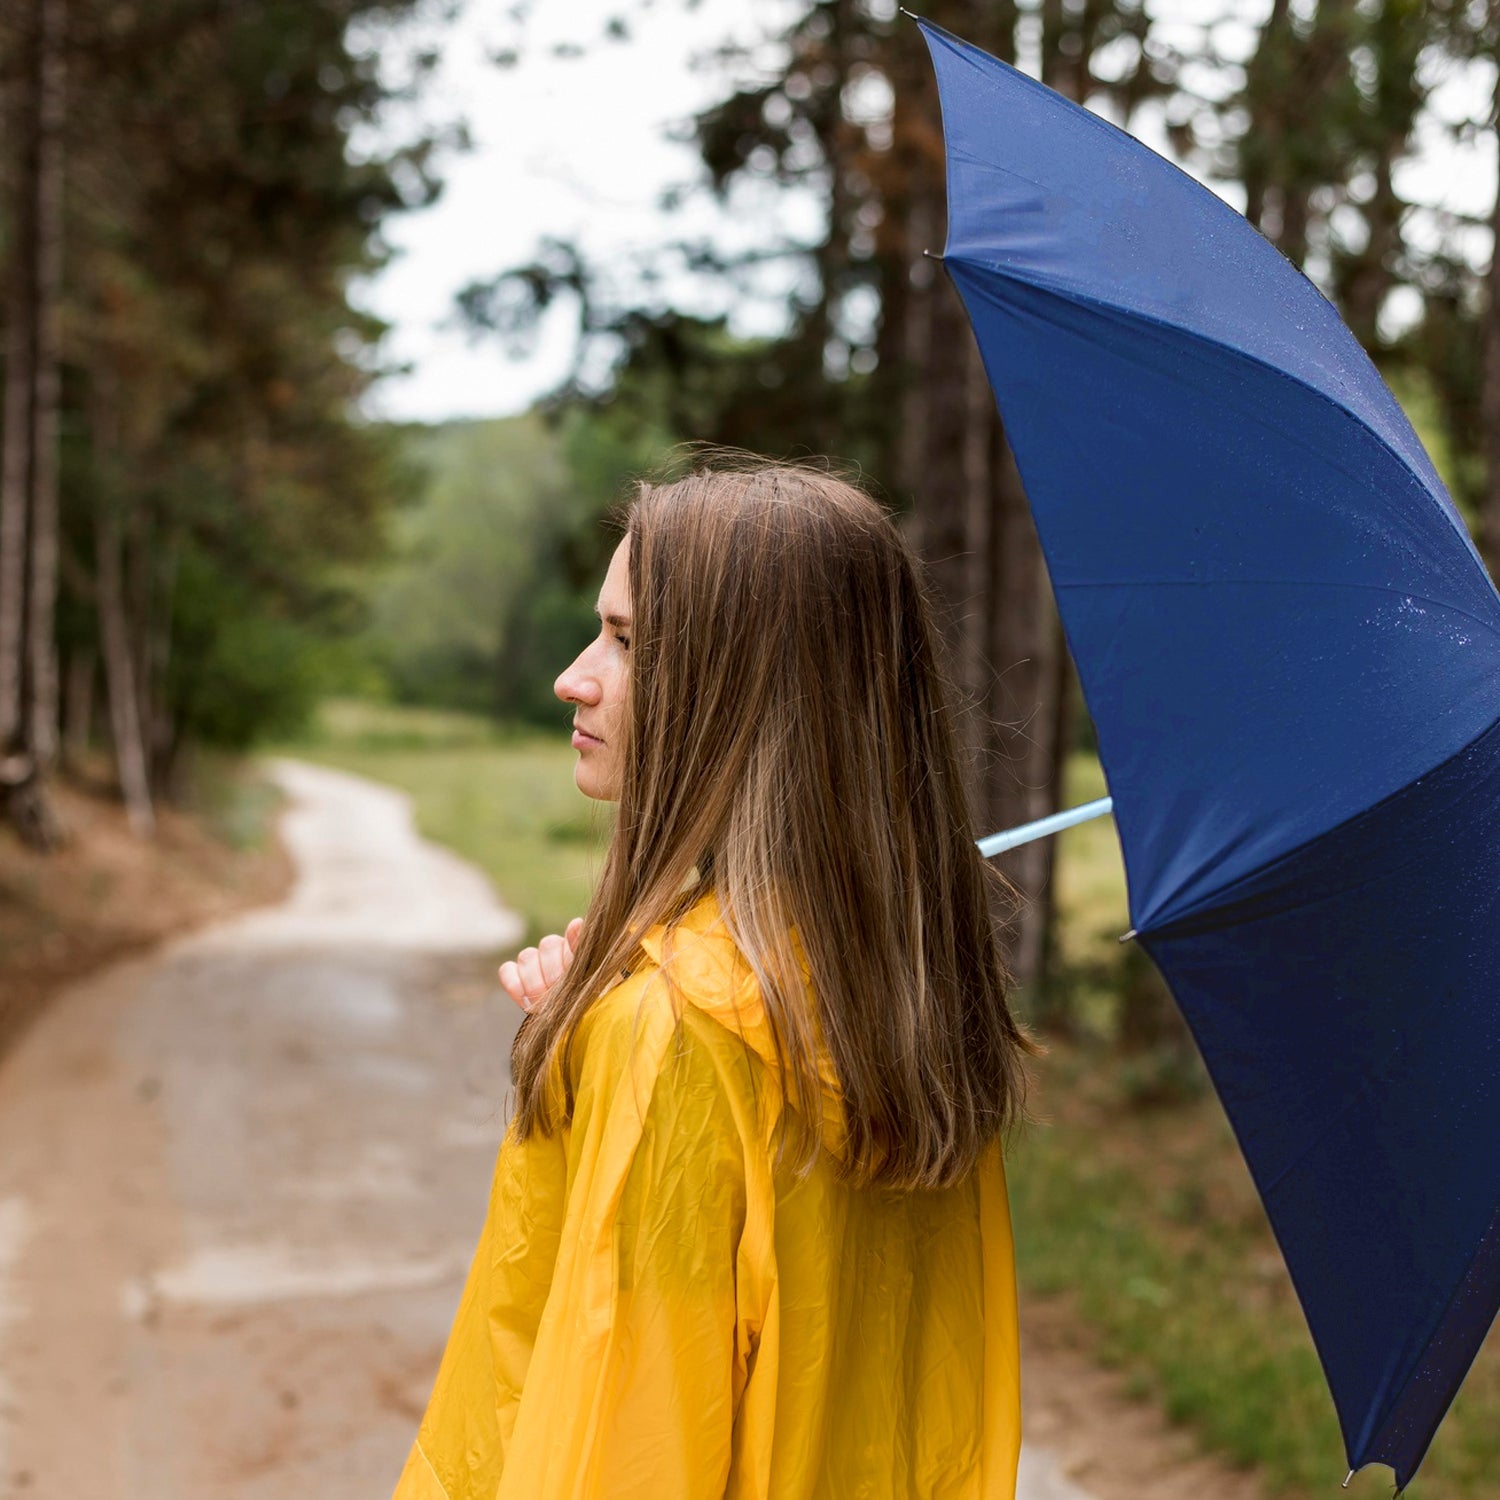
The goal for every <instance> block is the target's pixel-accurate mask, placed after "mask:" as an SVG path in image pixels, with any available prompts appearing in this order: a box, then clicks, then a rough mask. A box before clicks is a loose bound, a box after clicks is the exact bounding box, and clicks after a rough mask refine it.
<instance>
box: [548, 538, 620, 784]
mask: <svg viewBox="0 0 1500 1500" xmlns="http://www.w3.org/2000/svg"><path fill="white" fill-rule="evenodd" d="M629 547H630V539H629V538H628V537H627V538H626V539H625V540H624V541H622V542H621V543H620V545H619V546H618V547H616V548H615V555H614V556H613V557H612V558H611V559H610V563H609V572H608V573H606V574H605V576H604V586H603V587H602V588H601V589H600V590H599V603H598V605H597V607H596V609H595V613H596V614H597V615H598V616H599V634H598V635H596V636H595V637H594V639H593V640H592V641H590V642H589V644H588V645H587V646H585V647H584V648H583V650H582V651H581V652H579V654H578V658H577V660H575V661H574V663H573V665H572V666H570V667H569V668H568V669H567V670H566V671H565V672H564V673H563V674H562V675H561V676H560V677H559V678H558V679H557V681H556V682H555V683H554V684H553V687H552V690H553V692H555V693H556V694H557V696H558V697H559V698H561V699H562V701H563V702H564V703H571V704H573V748H574V749H575V750H576V751H577V752H578V764H577V765H576V766H574V767H573V780H574V781H575V782H576V783H577V784H578V790H579V791H581V792H582V793H583V794H584V795H585V796H586V797H596V798H598V799H599V800H600V801H602V802H617V801H618V800H619V797H620V769H621V767H620V757H621V756H622V755H623V753H624V750H625V716H624V709H625V684H626V680H627V673H628V672H629V670H630V663H629V659H628V656H627V652H628V650H629V647H630V553H629Z"/></svg>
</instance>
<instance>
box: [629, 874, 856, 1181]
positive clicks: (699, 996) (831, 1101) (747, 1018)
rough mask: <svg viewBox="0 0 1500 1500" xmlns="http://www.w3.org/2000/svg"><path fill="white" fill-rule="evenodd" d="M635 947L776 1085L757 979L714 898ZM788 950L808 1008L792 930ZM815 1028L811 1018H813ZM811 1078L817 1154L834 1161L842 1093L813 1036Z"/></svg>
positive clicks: (807, 974) (652, 930)
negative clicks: (818, 1086) (816, 1089)
mask: <svg viewBox="0 0 1500 1500" xmlns="http://www.w3.org/2000/svg"><path fill="white" fill-rule="evenodd" d="M640 946H641V948H642V950H643V951H644V952H645V954H646V956H647V958H648V959H650V961H651V962H652V963H653V964H654V965H655V966H656V967H657V968H658V969H659V970H660V971H661V972H662V973H663V974H664V975H665V976H666V978H667V980H668V982H669V983H670V984H671V985H672V987H673V988H674V989H675V991H676V992H677V993H678V994H680V995H681V997H682V999H683V1000H684V1001H686V1002H687V1003H688V1004H690V1005H692V1006H694V1007H695V1008H696V1009H698V1010H700V1011H702V1012H704V1014H706V1015H708V1016H711V1017H712V1018H713V1019H714V1020H715V1021H717V1022H718V1023H719V1024H720V1025H721V1026H723V1027H724V1028H725V1029H726V1030H728V1031H731V1032H734V1033H735V1034H736V1035H738V1036H740V1037H742V1038H743V1039H744V1041H745V1043H746V1044H747V1045H748V1046H749V1047H750V1048H751V1050H752V1051H753V1052H754V1053H755V1054H756V1055H757V1056H758V1057H759V1058H760V1059H761V1061H762V1062H763V1063H764V1064H765V1065H766V1068H767V1069H768V1070H769V1071H770V1072H771V1073H772V1074H774V1075H775V1076H776V1077H777V1078H778V1080H779V1078H780V1075H781V1059H780V1057H779V1056H778V1055H777V1050H776V1037H775V1033H774V1031H773V1030H772V1026H771V1018H770V1016H769V1014H768V1013H767V1011H766V1006H765V1001H764V998H763V996H762V993H761V985H760V981H759V979H758V978H757V977H756V975H755V971H754V969H752V968H751V966H750V963H749V961H748V960H747V959H746V957H745V955H744V953H743V952H742V951H741V950H740V948H739V946H738V945H737V944H736V943H735V941H734V938H733V937H731V936H730V932H729V927H728V924H727V922H726V920H725V917H724V912H723V908H722V907H721V906H720V904H719V898H718V894H717V892H715V891H709V892H708V893H707V894H706V895H704V896H702V897H700V898H699V899H698V900H697V901H696V902H695V903H694V904H693V905H692V906H691V907H689V908H688V910H687V911H685V912H684V913H683V914H682V915H681V916H679V917H678V918H676V919H675V920H674V921H673V922H671V923H670V924H667V923H657V924H656V925H655V926H653V927H649V928H647V930H646V931H645V933H644V934H643V935H642V937H641V940H640ZM792 948H793V951H794V952H795V953H796V955H797V961H798V963H799V964H800V966H801V969H802V977H803V982H804V984H805V986H806V995H807V1001H808V1004H809V1005H815V998H814V995H813V990H812V971H811V969H810V968H809V966H808V962H807V958H806V955H805V954H804V953H803V950H802V944H801V941H800V940H799V938H798V936H797V931H796V929H795V928H793V929H792ZM814 1024H815V1026H816V1012H815V1013H814ZM818 1077H819V1079H820V1081H821V1083H822V1100H823V1119H822V1140H823V1145H824V1148H825V1149H826V1150H828V1151H830V1152H832V1153H833V1154H834V1155H835V1156H838V1157H840V1158H842V1157H843V1156H844V1154H845V1146H846V1140H847V1134H846V1130H845V1123H844V1105H843V1089H842V1087H841V1086H840V1083H839V1077H838V1072H837V1070H836V1069H835V1068H834V1065H833V1058H832V1057H831V1056H830V1054H829V1052H828V1049H827V1047H826V1045H825V1044H824V1043H823V1040H822V1036H821V1030H820V1031H819V1037H818Z"/></svg>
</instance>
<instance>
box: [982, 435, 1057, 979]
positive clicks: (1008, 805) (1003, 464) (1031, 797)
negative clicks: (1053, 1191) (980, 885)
mask: <svg viewBox="0 0 1500 1500" xmlns="http://www.w3.org/2000/svg"><path fill="white" fill-rule="evenodd" d="M993 442H994V447H995V464H994V475H995V482H994V490H993V495H994V507H995V514H994V526H993V538H992V545H991V554H990V585H989V590H988V597H989V599H990V600H991V604H992V608H991V613H990V620H989V631H990V634H989V642H988V655H989V664H990V692H989V702H988V718H989V720H990V722H991V724H992V726H993V731H992V732H993V736H994V738H993V741H992V743H993V745H994V748H995V753H994V755H993V756H992V757H991V759H990V762H989V767H988V775H987V777H986V787H985V792H986V795H985V801H984V806H985V809H986V812H987V813H988V824H989V826H990V827H992V828H994V829H1001V828H1011V827H1014V826H1015V825H1016V824H1018V823H1028V822H1031V821H1032V820H1033V819H1036V818H1042V817H1046V816H1047V814H1048V813H1051V812H1055V811H1056V810H1057V806H1058V799H1059V795H1060V791H1061V787H1060V785H1059V783H1058V778H1057V776H1056V762H1057V757H1058V744H1057V735H1058V725H1059V723H1060V718H1061V716H1060V714H1059V711H1058V703H1057V693H1058V689H1059V685H1060V682H1061V681H1062V678H1061V674H1060V663H1059V660H1058V656H1059V652H1060V651H1061V649H1062V635H1061V626H1060V625H1059V623H1058V619H1057V609H1056V606H1055V604H1054V603H1053V600H1052V586H1051V583H1050V581H1049V579H1048V577H1047V570H1046V565H1045V563H1044V561H1043V558H1042V551H1041V545H1040V543H1039V542H1038V541H1037V536H1036V527H1035V525H1034V523H1033V521H1032V519H1031V507H1030V505H1029V504H1028V503H1027V499H1026V492H1025V489H1024V488H1023V487H1022V484H1021V476H1020V473H1019V471H1018V470H1017V468H1016V463H1015V456H1014V455H1013V454H1012V452H1011V450H1010V446H1009V444H1008V443H1007V442H1006V440H1005V433H1004V429H1003V427H1002V426H1001V424H1000V423H998V422H997V423H996V424H995V428H994V435H993ZM1055 843H1056V841H1055V840H1054V839H1050V838H1047V839H1035V840H1033V841H1032V842H1031V843H1029V844H1023V845H1022V846H1021V847H1020V848H1019V849H1013V850H1011V851H1009V852H1008V853H1006V854H1004V855H1001V856H1000V857H999V865H1000V868H1001V870H1002V871H1003V872H1004V874H1005V875H1006V877H1007V878H1008V879H1009V880H1010V881H1011V883H1012V884H1013V885H1014V886H1015V887H1016V889H1017V890H1018V891H1019V892H1020V893H1021V896H1022V897H1023V900H1024V905H1023V907H1022V910H1021V913H1020V916H1019V920H1018V922H1017V927H1016V932H1015V936H1014V943H1013V948H1012V954H1011V965H1012V969H1013V972H1014V974H1015V977H1016V979H1017V981H1018V983H1019V984H1020V985H1021V986H1022V987H1023V988H1026V989H1029V990H1030V991H1031V992H1032V994H1033V999H1034V1000H1035V999H1036V998H1037V996H1038V994H1039V991H1040V989H1041V986H1042V984H1043V982H1044V979H1045V974H1044V972H1043V957H1044V955H1045V953H1046V951H1047V948H1048V941H1047V923H1048V921H1049V920H1050V917H1051V913H1052V900H1051V882H1052V871H1053V862H1054V854H1055Z"/></svg>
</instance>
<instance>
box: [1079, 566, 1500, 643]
mask: <svg viewBox="0 0 1500 1500" xmlns="http://www.w3.org/2000/svg"><path fill="white" fill-rule="evenodd" d="M1224 584H1269V585H1272V586H1274V587H1276V588H1288V589H1367V590H1369V591H1370V592H1372V593H1377V594H1398V595H1400V597H1401V598H1403V599H1417V600H1420V601H1421V602H1422V603H1423V604H1430V605H1432V606H1433V607H1434V608H1435V609H1444V610H1447V611H1448V612H1449V613H1450V614H1455V615H1459V616H1460V617H1461V618H1463V619H1465V620H1470V621H1472V622H1473V623H1474V624H1475V625H1477V626H1478V627H1479V628H1480V629H1481V630H1483V631H1485V632H1486V633H1487V634H1489V635H1500V627H1497V626H1496V624H1495V623H1494V621H1492V620H1482V619H1480V617H1479V616H1478V615H1476V614H1472V613H1471V612H1470V611H1469V610H1466V609H1460V608H1459V607H1458V605H1456V604H1450V603H1449V602H1448V601H1447V600H1446V599H1434V598H1433V597H1432V595H1431V594H1414V593H1412V592H1411V590H1410V589H1403V588H1400V587H1399V586H1397V585H1396V584H1386V583H1351V582H1348V581H1346V580H1342V579H1326V578H1131V579H1128V580H1120V579H1111V578H1070V579H1066V580H1064V581H1063V582H1061V583H1059V584H1058V585H1057V586H1058V588H1059V589H1123V588H1136V587H1140V588H1154V589H1155V588H1190V589H1201V588H1214V587H1218V586H1220V585H1224Z"/></svg>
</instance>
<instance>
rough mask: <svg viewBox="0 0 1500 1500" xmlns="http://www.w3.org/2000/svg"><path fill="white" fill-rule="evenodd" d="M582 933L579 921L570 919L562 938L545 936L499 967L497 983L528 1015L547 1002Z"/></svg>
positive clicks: (581, 921)
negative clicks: (534, 945)
mask: <svg viewBox="0 0 1500 1500" xmlns="http://www.w3.org/2000/svg"><path fill="white" fill-rule="evenodd" d="M582 931H583V918H582V917H574V918H573V920H572V921H571V922H569V923H568V930H567V931H566V932H565V933H564V934H563V935H562V937H558V935H557V934H556V933H555V932H552V933H548V935H547V936H546V937H544V938H543V939H542V940H541V942H539V943H538V944H537V945H536V947H535V948H523V949H522V950H521V951H520V952H519V953H518V954H516V956H515V958H514V959H512V960H510V961H509V962H507V963H503V964H501V965H500V983H501V984H502V985H503V986H504V988H505V990H506V993H507V994H509V996H510V998H511V999H512V1000H514V1001H515V1002H516V1004H517V1005H519V1006H520V1007H521V1009H522V1010H524V1011H525V1012H526V1013H527V1014H528V1015H529V1014H530V1013H531V1012H532V1011H534V1010H535V1009H536V1008H537V1006H539V1005H540V1004H541V1003H542V1001H543V1000H545V999H546V998H547V996H548V994H550V993H551V990H552V986H553V985H554V984H556V983H557V981H558V980H559V979H561V978H562V977H563V974H564V972H565V971H566V970H567V967H568V965H569V964H570V963H572V962H573V949H574V946H575V945H576V944H577V942H578V934H579V933H580V932H582Z"/></svg>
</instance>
